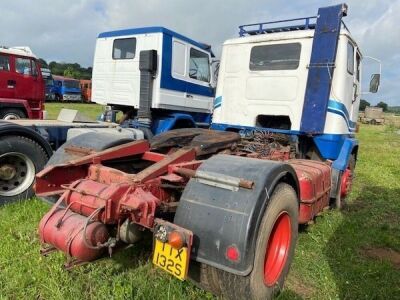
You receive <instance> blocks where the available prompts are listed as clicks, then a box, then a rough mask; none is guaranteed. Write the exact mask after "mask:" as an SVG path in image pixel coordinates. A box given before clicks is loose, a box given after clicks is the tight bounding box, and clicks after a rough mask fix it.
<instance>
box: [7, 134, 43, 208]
mask: <svg viewBox="0 0 400 300" xmlns="http://www.w3.org/2000/svg"><path fill="white" fill-rule="evenodd" d="M47 159H48V157H47V154H46V152H45V150H44V149H43V148H42V147H41V146H40V145H39V144H37V143H36V142H34V141H32V140H31V139H28V138H25V137H22V136H4V137H2V138H1V139H0V205H3V204H6V203H10V202H14V201H17V200H23V199H27V198H30V197H32V196H33V194H34V192H33V188H32V186H33V182H34V179H35V174H36V173H37V172H39V171H40V170H42V169H43V167H44V165H45V164H46V162H47Z"/></svg>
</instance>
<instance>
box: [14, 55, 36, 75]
mask: <svg viewBox="0 0 400 300" xmlns="http://www.w3.org/2000/svg"><path fill="white" fill-rule="evenodd" d="M15 71H16V72H17V73H19V74H22V75H29V76H32V75H33V72H32V67H31V60H30V59H29V58H22V57H17V58H16V60H15Z"/></svg>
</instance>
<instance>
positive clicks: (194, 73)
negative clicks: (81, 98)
mask: <svg viewBox="0 0 400 300" xmlns="http://www.w3.org/2000/svg"><path fill="white" fill-rule="evenodd" d="M213 56H214V55H213V53H212V51H211V47H210V46H208V45H206V44H203V43H199V42H197V41H194V40H192V39H190V38H188V37H186V36H183V35H181V34H179V33H176V32H174V31H172V30H169V29H167V28H164V27H146V28H134V29H125V30H118V31H111V32H104V33H101V34H100V35H99V36H98V38H97V42H96V51H95V56H94V63H93V75H92V83H93V93H92V101H93V102H96V103H99V104H103V105H107V106H108V107H110V108H111V111H110V113H111V114H113V111H122V112H123V114H124V116H123V118H122V120H121V121H120V122H121V126H123V127H135V128H139V129H141V130H143V131H144V132H145V135H146V137H148V138H150V137H151V136H152V135H153V134H158V133H161V132H165V131H168V130H171V129H175V128H190V127H198V126H202V127H204V126H209V125H210V122H211V118H210V116H211V110H212V102H213V98H214V88H213V87H212V85H211V83H212V82H213V74H212V72H211V63H212V58H213ZM104 117H105V118H107V114H106V115H105V116H104Z"/></svg>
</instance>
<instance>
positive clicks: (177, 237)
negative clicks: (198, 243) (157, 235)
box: [168, 230, 185, 249]
mask: <svg viewBox="0 0 400 300" xmlns="http://www.w3.org/2000/svg"><path fill="white" fill-rule="evenodd" d="M168 244H170V245H171V246H172V247H174V248H175V249H181V248H182V247H183V245H184V244H185V237H184V235H183V234H182V233H180V232H179V231H176V230H174V231H171V232H170V233H169V234H168Z"/></svg>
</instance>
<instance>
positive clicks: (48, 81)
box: [41, 68, 55, 101]
mask: <svg viewBox="0 0 400 300" xmlns="http://www.w3.org/2000/svg"><path fill="white" fill-rule="evenodd" d="M41 71H42V77H43V80H44V83H45V98H46V100H47V101H54V100H55V94H54V80H53V76H52V74H51V71H50V69H47V68H41Z"/></svg>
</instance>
